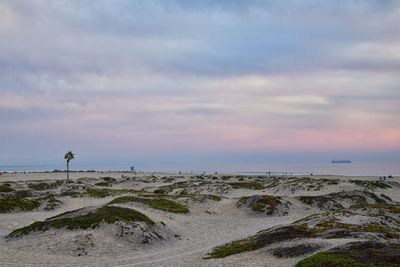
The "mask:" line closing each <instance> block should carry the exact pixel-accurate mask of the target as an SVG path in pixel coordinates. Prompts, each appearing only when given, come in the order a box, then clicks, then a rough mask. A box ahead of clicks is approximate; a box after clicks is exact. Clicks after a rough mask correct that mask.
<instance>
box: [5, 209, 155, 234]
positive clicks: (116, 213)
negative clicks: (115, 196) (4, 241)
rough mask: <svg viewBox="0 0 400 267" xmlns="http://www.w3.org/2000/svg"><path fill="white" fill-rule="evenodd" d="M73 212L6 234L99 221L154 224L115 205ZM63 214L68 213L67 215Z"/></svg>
mask: <svg viewBox="0 0 400 267" xmlns="http://www.w3.org/2000/svg"><path fill="white" fill-rule="evenodd" d="M73 212H74V211H73ZM73 212H66V213H62V214H60V215H58V216H55V217H51V218H49V219H47V220H45V221H39V222H34V223H33V224H30V225H28V226H25V227H22V228H19V229H16V230H14V231H13V232H11V233H10V234H9V235H8V237H17V236H21V235H26V234H29V233H31V232H35V231H47V230H49V229H52V228H55V229H61V228H65V229H68V230H74V229H84V230H85V229H89V228H96V227H98V226H99V225H100V224H101V223H108V224H112V223H115V222H117V221H123V222H125V223H131V222H136V221H140V222H145V223H147V224H150V225H153V224H154V222H153V221H152V220H150V219H149V218H148V217H147V216H146V215H144V214H142V213H140V212H138V211H136V210H133V209H127V208H121V207H115V206H104V207H101V208H98V209H96V210H94V211H92V212H89V213H87V214H84V215H77V216H74V217H71V214H72V213H73ZM65 215H68V217H66V216H65Z"/></svg>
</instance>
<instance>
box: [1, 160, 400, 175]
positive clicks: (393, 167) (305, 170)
mask: <svg viewBox="0 0 400 267" xmlns="http://www.w3.org/2000/svg"><path fill="white" fill-rule="evenodd" d="M64 168H65V166H63V165H42V166H39V165H31V166H26V165H25V166H0V171H8V172H10V171H52V170H54V169H59V170H63V169H64ZM129 168H130V166H127V165H126V164H125V165H122V164H121V165H116V164H114V165H110V166H105V165H90V166H85V165H79V164H75V165H74V166H72V167H71V169H73V170H102V171H107V170H112V171H116V170H119V171H128V170H129ZM136 169H137V170H142V171H146V172H152V171H154V172H179V171H182V172H191V171H192V172H193V173H203V172H207V173H214V172H219V173H257V172H260V173H265V172H271V173H275V172H276V173H282V172H287V173H292V174H294V175H295V174H297V175H300V174H305V175H307V174H310V173H313V174H314V175H318V174H332V175H371V176H383V175H395V176H400V163H399V164H397V163H357V162H354V163H351V164H332V163H319V164H316V163H315V164H305V163H302V164H293V163H286V164H283V163H282V164H276V163H274V164H268V163H266V164H234V165H233V164H218V165H211V164H209V165H207V164H203V165H201V166H185V167H182V168H176V167H172V166H168V165H165V166H162V165H158V166H142V168H138V167H137V168H136Z"/></svg>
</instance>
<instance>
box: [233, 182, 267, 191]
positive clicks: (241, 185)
mask: <svg viewBox="0 0 400 267" xmlns="http://www.w3.org/2000/svg"><path fill="white" fill-rule="evenodd" d="M229 185H231V186H232V187H233V188H234V189H240V188H244V189H254V190H262V189H264V188H265V187H264V186H263V185H262V184H260V183H258V182H235V183H229Z"/></svg>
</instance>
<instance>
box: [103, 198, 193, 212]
mask: <svg viewBox="0 0 400 267" xmlns="http://www.w3.org/2000/svg"><path fill="white" fill-rule="evenodd" d="M129 202H140V203H143V204H145V205H147V206H149V207H151V208H153V209H158V210H163V211H167V212H173V213H188V212H189V209H188V208H187V207H186V206H184V205H182V204H179V203H177V202H175V201H172V200H168V199H162V198H138V197H133V196H124V197H119V198H116V199H114V200H112V201H111V202H110V203H109V204H118V203H129Z"/></svg>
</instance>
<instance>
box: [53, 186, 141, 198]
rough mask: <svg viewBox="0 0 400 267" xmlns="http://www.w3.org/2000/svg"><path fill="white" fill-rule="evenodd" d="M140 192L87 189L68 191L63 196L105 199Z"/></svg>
mask: <svg viewBox="0 0 400 267" xmlns="http://www.w3.org/2000/svg"><path fill="white" fill-rule="evenodd" d="M138 192H140V191H137V190H133V189H108V188H102V189H87V190H86V191H84V192H76V191H67V192H63V193H62V194H61V195H63V196H71V197H92V198H104V197H109V196H115V195H122V194H133V193H138Z"/></svg>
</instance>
